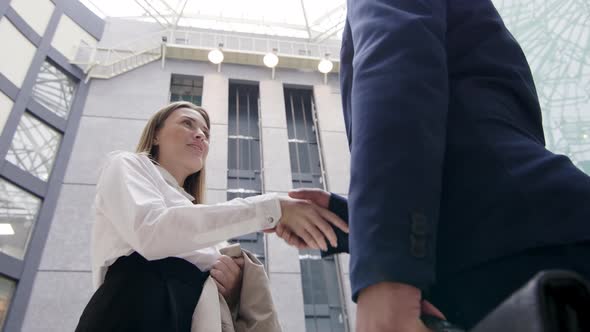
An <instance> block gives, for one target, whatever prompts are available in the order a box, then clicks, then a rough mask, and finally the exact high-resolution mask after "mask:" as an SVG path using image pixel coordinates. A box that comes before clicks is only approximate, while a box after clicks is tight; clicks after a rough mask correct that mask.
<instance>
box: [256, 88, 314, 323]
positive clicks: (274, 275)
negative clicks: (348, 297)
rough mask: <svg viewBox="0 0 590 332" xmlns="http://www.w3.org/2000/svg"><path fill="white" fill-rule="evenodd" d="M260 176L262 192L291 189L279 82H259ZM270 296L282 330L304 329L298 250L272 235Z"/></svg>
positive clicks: (268, 243)
mask: <svg viewBox="0 0 590 332" xmlns="http://www.w3.org/2000/svg"><path fill="white" fill-rule="evenodd" d="M260 120H261V121H260V122H261V125H262V128H261V130H262V137H261V139H262V153H263V171H264V173H263V178H264V189H265V192H277V193H281V194H286V193H287V192H288V191H289V189H291V188H292V181H291V161H290V157H289V142H288V135H287V118H286V115H285V99H284V92H283V85H282V83H281V82H277V81H270V80H269V81H262V82H260ZM266 244H267V261H268V272H269V277H270V281H271V288H272V292H273V298H274V301H275V304H276V306H277V310H278V312H279V319H280V322H281V325H282V326H283V331H285V332H300V331H301V332H303V331H305V313H304V310H303V290H302V286H301V267H300V263H299V252H298V250H297V249H295V248H293V247H290V246H288V245H287V244H285V243H284V242H283V240H281V239H279V238H278V237H277V236H276V235H272V234H271V235H267V236H266Z"/></svg>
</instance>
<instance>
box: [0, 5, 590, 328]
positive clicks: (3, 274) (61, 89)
mask: <svg viewBox="0 0 590 332" xmlns="http://www.w3.org/2000/svg"><path fill="white" fill-rule="evenodd" d="M494 3H495V4H496V5H497V7H498V9H499V11H500V13H501V14H502V16H503V18H504V20H505V22H506V24H507V26H508V28H509V29H510V30H511V31H512V33H513V34H514V35H515V37H516V38H517V40H518V41H519V42H520V43H521V45H522V47H523V49H524V51H525V53H526V55H527V58H528V60H529V62H530V64H531V68H532V71H533V75H534V77H535V81H536V85H537V91H538V93H539V98H540V101H541V105H542V108H543V116H544V118H543V120H544V126H545V130H546V138H547V145H548V148H549V149H551V150H554V151H556V152H560V153H565V154H568V155H569V156H570V157H572V159H573V160H574V162H575V163H576V165H578V166H579V167H580V168H582V169H584V170H585V171H587V172H588V171H590V166H589V165H590V129H589V128H590V127H589V126H588V123H590V122H589V120H590V112H589V111H588V109H589V107H590V88H589V87H590V63H589V62H588V59H590V51H589V50H590V44H589V41H590V26H589V25H588V22H590V19H589V18H590V11H589V10H588V8H587V7H583V5H582V4H581V3H580V2H577V1H575V0H567V1H564V0H551V1H547V0H538V1H537V0H535V1H528V0H494ZM146 36H151V37H150V38H146ZM0 40H2V42H3V48H2V51H0V133H1V135H0V330H1V331H21V330H22V331H32V332H37V331H72V330H73V329H74V326H75V325H76V323H77V321H78V319H79V317H80V314H81V312H82V309H83V308H84V306H85V305H86V303H87V302H88V300H89V299H90V297H91V296H92V293H93V289H92V284H91V272H90V234H91V229H92V223H93V218H92V213H91V211H92V210H91V207H92V203H93V198H94V191H95V187H96V180H97V175H98V172H99V168H100V165H101V163H102V161H103V159H104V156H105V155H106V153H108V152H110V151H113V150H130V151H133V150H134V149H135V145H136V144H137V142H138V140H139V137H140V133H141V130H142V129H143V126H144V125H145V124H146V121H147V119H148V118H149V117H150V116H151V115H152V114H154V113H155V112H156V111H157V110H158V109H160V108H161V107H162V106H164V105H166V104H167V103H169V102H170V101H175V100H188V101H191V102H193V103H195V104H199V105H202V106H204V107H205V108H206V109H207V110H208V112H209V113H210V116H211V122H212V128H211V146H210V152H209V156H208V160H207V165H206V167H207V197H206V201H207V203H209V204H214V203H217V202H223V201H226V200H228V199H232V198H235V197H247V196H251V195H257V194H261V193H271V192H274V193H280V194H285V195H286V193H287V192H288V191H289V190H290V189H292V188H299V187H317V188H323V189H326V190H329V191H331V192H335V193H338V194H341V195H346V194H347V192H348V182H349V173H348V172H349V151H348V145H347V140H346V134H345V129H344V121H343V118H342V105H341V101H340V97H341V96H340V91H339V84H338V75H337V70H338V63H337V56H338V53H337V52H338V51H337V45H336V44H332V45H328V46H327V48H326V49H317V50H316V49H313V48H310V47H308V46H309V45H306V44H305V43H304V42H303V41H300V40H297V39H294V38H291V39H285V38H283V39H281V40H279V39H277V38H275V37H271V36H262V37H261V36H253V35H248V34H245V33H242V34H233V35H231V36H229V35H227V34H224V33H222V32H219V31H206V30H198V29H192V30H185V31H184V32H183V33H173V34H170V33H162V31H161V27H160V26H158V25H157V24H155V23H147V22H139V21H131V20H124V19H107V20H103V19H100V18H99V17H97V16H95V15H94V14H93V13H92V12H91V11H90V10H89V9H87V8H86V7H85V6H84V5H82V4H81V3H80V2H78V1H76V0H34V1H33V0H1V1H0ZM195 43H198V45H197V46H195ZM258 43H259V44H261V45H262V46H260V47H258V48H257V46H256V45H257V44H258ZM217 47H219V48H220V49H221V50H224V53H225V57H226V59H225V61H224V62H222V63H221V65H215V64H213V63H211V62H210V61H208V60H207V52H208V50H209V49H212V48H217ZM136 50H141V52H136ZM261 52H276V53H277V54H278V55H279V61H280V65H279V66H278V67H277V68H275V69H272V70H271V69H270V68H267V67H265V66H264V64H263V62H262V55H264V53H261ZM284 52H286V53H288V54H287V56H282V54H283V53H284ZM327 53H329V54H330V55H329V57H331V59H332V60H333V61H334V68H333V69H332V70H331V71H330V73H328V74H326V75H324V74H321V73H319V72H318V71H317V69H316V66H317V61H318V60H319V59H320V58H322V57H324V56H326V57H327V55H326V54H327ZM234 241H239V242H240V243H241V244H242V246H243V247H245V248H248V249H249V250H251V251H252V252H254V253H255V254H256V255H257V256H258V257H259V258H260V259H261V260H262V261H263V262H264V264H265V265H266V268H267V272H268V275H269V278H270V282H271V287H272V291H273V296H274V301H275V304H276V306H277V309H278V311H279V318H280V321H281V324H282V325H283V327H284V331H286V332H300V331H301V332H302V331H314V332H315V331H317V332H320V331H322V332H323V331H331V332H338V331H353V327H354V324H355V317H354V312H355V308H354V304H353V303H352V301H351V299H350V298H351V296H350V285H349V276H348V257H347V255H339V256H336V257H334V258H329V259H321V258H320V257H319V253H318V252H317V251H311V250H310V251H298V250H296V249H294V248H291V247H289V246H287V245H286V244H285V243H284V242H283V241H282V240H280V239H278V238H277V237H276V236H275V235H265V234H261V233H255V234H248V235H245V236H243V237H240V238H238V239H234Z"/></svg>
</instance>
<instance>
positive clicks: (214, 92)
mask: <svg viewBox="0 0 590 332" xmlns="http://www.w3.org/2000/svg"><path fill="white" fill-rule="evenodd" d="M203 107H204V108H205V109H206V110H207V112H208V113H209V117H210V120H211V139H210V142H209V156H208V157H207V165H206V167H207V169H206V172H207V189H208V194H214V192H213V191H216V193H215V197H211V198H206V201H207V202H208V203H216V202H218V201H219V200H220V198H221V194H220V193H219V191H226V190H227V146H228V138H227V130H228V128H227V122H228V107H229V81H228V79H227V78H226V77H225V76H223V74H222V73H213V74H208V75H205V76H204V77H203ZM223 201H225V200H223Z"/></svg>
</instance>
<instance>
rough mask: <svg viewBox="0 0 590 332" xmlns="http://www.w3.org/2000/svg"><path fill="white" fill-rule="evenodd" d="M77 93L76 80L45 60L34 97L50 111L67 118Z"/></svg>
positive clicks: (35, 86)
mask: <svg viewBox="0 0 590 332" xmlns="http://www.w3.org/2000/svg"><path fill="white" fill-rule="evenodd" d="M75 93H76V81H74V79H72V78H71V77H69V76H68V75H67V74H65V73H64V72H62V71H61V70H60V69H59V68H57V67H56V66H54V65H53V64H51V63H50V62H48V61H45V62H43V65H42V66H41V70H40V71H39V74H38V75H37V79H36V81H35V85H34V86H33V92H32V97H33V99H34V100H35V101H37V102H38V103H39V104H41V105H43V106H45V108H47V109H48V110H49V111H51V112H53V113H55V114H57V115H58V116H60V117H62V118H64V119H67V118H68V115H69V113H70V108H71V107H72V102H73V101H74V94H75Z"/></svg>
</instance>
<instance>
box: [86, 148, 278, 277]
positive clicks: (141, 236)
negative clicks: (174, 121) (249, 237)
mask: <svg viewBox="0 0 590 332" xmlns="http://www.w3.org/2000/svg"><path fill="white" fill-rule="evenodd" d="M96 190H97V192H96V198H95V201H94V211H95V222H94V228H93V234H92V279H93V285H94V287H95V288H98V287H99V286H100V285H101V284H102V283H103V282H104V277H105V275H106V271H107V269H108V267H109V266H110V265H111V264H113V263H114V262H115V261H116V260H117V258H119V257H122V256H127V255H130V254H132V253H133V252H134V251H136V252H138V253H139V254H140V255H142V256H143V257H144V258H146V259H147V260H157V259H162V258H166V257H179V258H183V259H185V260H187V261H189V262H191V263H193V264H195V265H196V266H197V267H198V268H199V269H201V270H202V271H208V270H210V269H211V266H212V265H213V264H214V263H215V262H216V261H217V259H218V258H219V256H220V255H221V254H220V253H219V249H220V247H221V246H222V245H223V242H222V241H225V240H228V239H230V238H233V237H236V236H240V235H244V234H248V233H252V232H257V231H261V230H264V229H269V228H274V227H275V226H276V225H277V223H278V221H279V219H280V218H281V207H280V203H279V198H278V196H277V195H276V194H265V195H260V196H254V197H248V198H236V199H233V200H231V201H229V202H224V203H220V204H214V205H204V204H196V205H195V204H193V203H192V200H193V197H192V196H191V195H189V194H188V193H186V192H185V191H184V189H183V188H182V187H180V186H179V185H178V183H177V182H176V180H175V179H174V177H173V176H172V175H171V174H170V173H169V172H168V171H166V170H165V169H163V168H162V167H159V166H157V165H155V164H154V163H153V162H152V161H151V160H150V159H149V158H148V157H147V156H146V155H144V154H138V153H132V152H124V151H115V152H112V153H110V154H109V155H108V158H107V160H106V163H105V165H104V166H103V168H102V170H101V173H100V176H99V179H98V184H97V188H96Z"/></svg>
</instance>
